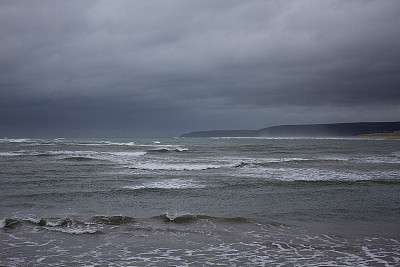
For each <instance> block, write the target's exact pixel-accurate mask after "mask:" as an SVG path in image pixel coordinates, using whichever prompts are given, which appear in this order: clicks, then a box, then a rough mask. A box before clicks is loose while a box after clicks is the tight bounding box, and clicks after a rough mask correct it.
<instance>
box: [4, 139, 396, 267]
mask: <svg viewBox="0 0 400 267" xmlns="http://www.w3.org/2000/svg"><path fill="white" fill-rule="evenodd" d="M0 185H1V186H0V266H7V267H11V266H400V140H383V139H382V140H380V139H347V138H342V139H340V138H337V139H335V138H331V139H329V138H160V139H155V138H153V139H144V138H126V139H64V138H57V139H8V138H3V139H0Z"/></svg>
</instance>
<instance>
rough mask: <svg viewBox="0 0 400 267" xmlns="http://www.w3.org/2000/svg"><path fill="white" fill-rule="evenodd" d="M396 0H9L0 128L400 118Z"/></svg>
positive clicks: (170, 132)
mask: <svg viewBox="0 0 400 267" xmlns="http://www.w3.org/2000/svg"><path fill="white" fill-rule="evenodd" d="M399 14H400V1H389V0H388V1H384V0H379V1H368V0H362V1H347V0H343V1H320V0H315V1H312V0H305V1H267V0H262V1H257V0H253V1H243V0H238V1H235V0H228V1H219V0H210V1H206V0H201V1H187V0H182V1H175V0H167V1H166V0H160V1H152V0H150V1H149V0H146V1H115V0H112V1H111V0H110V1H81V0H79V1H1V2H0V137H6V136H7V137H10V138H11V137H62V136H65V137H85V136H98V137H141V136H151V137H153V136H159V137H162V136H178V135H180V134H181V133H184V132H190V131H195V130H211V129H259V128H263V127H267V126H273V125H280V124H303V123H331V122H356V121H399V120H400V34H399V30H400V15H399Z"/></svg>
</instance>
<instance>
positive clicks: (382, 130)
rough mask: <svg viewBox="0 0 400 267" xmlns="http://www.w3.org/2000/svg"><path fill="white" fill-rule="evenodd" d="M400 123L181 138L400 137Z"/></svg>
mask: <svg viewBox="0 0 400 267" xmlns="http://www.w3.org/2000/svg"><path fill="white" fill-rule="evenodd" d="M399 131H400V121H398V122H355V123H330V124H302V125H279V126H272V127H266V128H262V129H259V130H212V131H196V132H190V133H185V134H182V135H181V136H180V137H371V138H375V137H377V138H386V136H388V138H390V137H392V138H393V137H396V136H399V134H398V133H395V132H399ZM399 138H400V137H399Z"/></svg>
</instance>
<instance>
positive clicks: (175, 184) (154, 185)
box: [123, 179, 205, 190]
mask: <svg viewBox="0 0 400 267" xmlns="http://www.w3.org/2000/svg"><path fill="white" fill-rule="evenodd" d="M204 187H205V185H202V184H199V183H197V182H195V181H193V180H185V179H168V180H162V181H157V182H149V183H145V184H141V185H134V186H124V187H123V188H124V189H132V190H139V189H146V188H149V189H187V188H204Z"/></svg>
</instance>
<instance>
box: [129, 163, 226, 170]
mask: <svg viewBox="0 0 400 267" xmlns="http://www.w3.org/2000/svg"><path fill="white" fill-rule="evenodd" d="M223 167H229V166H227V165H215V164H188V163H155V162H153V163H142V164H138V165H135V166H131V168H133V169H140V170H149V171H199V170H208V169H219V168H223Z"/></svg>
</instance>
